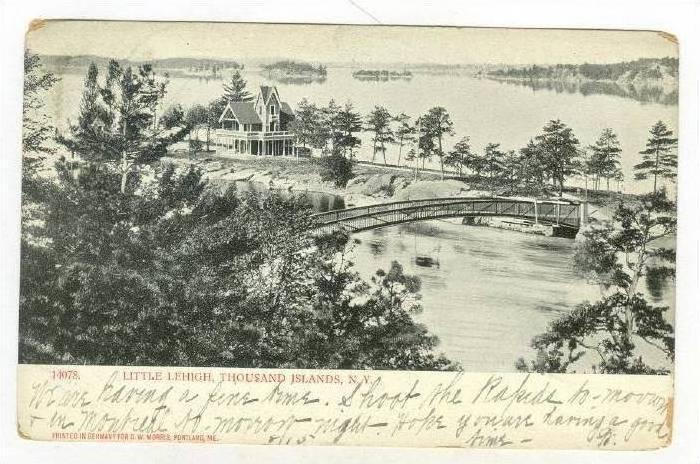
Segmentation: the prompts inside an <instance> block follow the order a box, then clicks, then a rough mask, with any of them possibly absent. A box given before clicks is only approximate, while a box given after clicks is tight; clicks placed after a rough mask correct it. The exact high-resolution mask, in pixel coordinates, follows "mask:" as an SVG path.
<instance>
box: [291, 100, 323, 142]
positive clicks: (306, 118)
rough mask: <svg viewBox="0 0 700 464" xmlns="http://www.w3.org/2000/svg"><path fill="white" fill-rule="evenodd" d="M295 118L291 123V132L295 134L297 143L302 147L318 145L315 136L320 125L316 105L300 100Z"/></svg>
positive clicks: (319, 115)
mask: <svg viewBox="0 0 700 464" xmlns="http://www.w3.org/2000/svg"><path fill="white" fill-rule="evenodd" d="M295 116H296V117H295V118H294V120H293V121H292V122H291V130H292V132H294V133H295V134H296V137H297V143H299V144H301V145H302V146H303V147H306V146H307V145H311V146H316V145H318V143H316V140H315V136H316V135H317V128H318V126H319V125H320V124H321V113H320V111H319V109H318V108H317V107H316V105H315V104H313V103H309V101H308V100H307V99H306V98H304V99H302V100H301V101H300V102H299V105H298V106H297V109H296V111H295Z"/></svg>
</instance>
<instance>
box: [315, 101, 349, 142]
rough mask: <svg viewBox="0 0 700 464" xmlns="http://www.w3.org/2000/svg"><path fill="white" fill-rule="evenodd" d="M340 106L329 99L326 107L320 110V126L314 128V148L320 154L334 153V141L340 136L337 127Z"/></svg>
mask: <svg viewBox="0 0 700 464" xmlns="http://www.w3.org/2000/svg"><path fill="white" fill-rule="evenodd" d="M340 110H341V108H340V106H339V105H338V104H337V103H336V102H335V100H333V99H331V100H330V101H329V102H328V105H327V106H325V107H323V108H321V117H320V124H318V125H317V126H316V130H315V134H314V139H315V143H316V147H317V148H320V149H321V152H322V153H324V154H327V153H329V152H334V151H335V141H336V140H338V139H340V138H341V136H342V134H341V130H340V127H339V122H340V118H339V116H338V115H339V114H340Z"/></svg>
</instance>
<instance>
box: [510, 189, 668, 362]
mask: <svg viewBox="0 0 700 464" xmlns="http://www.w3.org/2000/svg"><path fill="white" fill-rule="evenodd" d="M675 208H676V205H675V204H674V203H673V202H672V201H670V200H669V199H668V198H667V197H666V192H665V190H660V191H658V192H654V193H649V194H645V195H643V196H641V197H640V199H639V201H638V202H637V203H635V204H631V205H630V204H622V203H621V204H620V205H619V206H618V208H617V211H616V213H615V216H614V221H615V222H614V224H603V225H601V226H596V227H591V228H589V229H588V230H586V231H585V232H584V234H583V235H584V238H583V240H582V241H581V242H580V243H579V245H578V247H577V250H576V254H575V257H574V269H575V270H576V271H577V272H578V273H579V274H580V275H582V276H584V277H586V278H587V279H589V280H590V281H592V282H595V283H597V284H599V285H600V288H601V293H602V298H601V299H600V300H599V301H596V302H593V303H590V302H585V303H582V304H580V305H578V306H577V307H576V308H575V309H574V310H573V311H572V312H571V313H569V314H567V315H565V316H563V317H561V318H559V319H558V320H555V321H554V322H553V323H552V324H551V325H550V327H549V329H548V330H547V332H545V333H544V334H542V335H539V336H537V337H535V338H534V339H533V340H532V346H533V348H535V349H536V350H537V352H538V357H537V360H535V361H532V362H531V363H530V365H528V364H527V363H526V362H525V361H523V360H520V361H519V362H518V364H517V367H518V368H519V369H521V370H534V371H539V372H565V371H570V370H572V369H576V366H575V364H576V362H577V361H579V360H580V359H581V358H582V357H583V356H584V354H585V353H586V352H591V353H594V354H595V356H596V357H597V359H598V361H597V363H594V364H593V369H594V370H595V371H596V372H600V373H612V374H617V373H626V374H650V373H665V372H667V370H666V369H664V368H653V367H650V366H648V365H647V364H645V363H644V360H643V359H642V356H641V354H640V353H639V351H638V350H637V345H638V344H640V343H643V344H647V345H648V346H651V347H653V348H656V349H658V350H660V351H662V352H663V353H664V354H665V355H666V356H667V357H668V358H670V359H673V355H674V336H673V327H672V326H671V324H670V323H669V322H667V321H666V319H665V317H664V313H665V312H666V311H667V310H668V308H667V307H661V306H655V305H653V304H650V303H649V302H647V300H646V298H645V296H644V295H643V294H642V293H641V292H640V290H639V283H640V282H641V279H642V278H644V277H645V276H649V275H653V276H654V277H656V278H666V277H672V276H674V275H675V269H674V267H673V264H674V262H675V252H674V250H671V249H667V248H663V247H661V246H659V245H657V243H658V241H659V239H661V238H664V237H667V236H669V235H672V234H674V233H675V231H676V216H675V211H676V209H675Z"/></svg>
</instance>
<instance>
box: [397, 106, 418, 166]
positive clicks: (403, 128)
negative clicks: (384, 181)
mask: <svg viewBox="0 0 700 464" xmlns="http://www.w3.org/2000/svg"><path fill="white" fill-rule="evenodd" d="M394 121H395V122H396V124H397V127H396V129H395V130H394V134H395V135H396V140H395V142H396V143H397V144H398V146H399V157H398V159H397V160H396V165H397V166H401V151H402V150H403V147H404V145H406V144H407V143H411V142H413V141H414V140H415V133H416V126H415V125H414V124H411V117H410V116H409V115H407V114H406V113H401V114H397V115H396V116H394Z"/></svg>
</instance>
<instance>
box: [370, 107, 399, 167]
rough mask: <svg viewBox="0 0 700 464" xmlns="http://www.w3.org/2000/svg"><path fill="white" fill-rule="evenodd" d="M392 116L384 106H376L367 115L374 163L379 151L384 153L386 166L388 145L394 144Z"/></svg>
mask: <svg viewBox="0 0 700 464" xmlns="http://www.w3.org/2000/svg"><path fill="white" fill-rule="evenodd" d="M392 119H393V118H392V116H391V114H390V113H389V111H388V110H387V109H386V108H385V107H383V106H375V107H374V110H372V112H370V113H369V114H368V115H367V118H366V122H365V124H366V125H365V130H366V131H367V132H371V133H372V134H373V135H372V162H373V163H374V158H375V156H376V154H377V151H381V152H382V156H383V157H384V165H386V144H387V143H392V142H394V133H393V131H392V130H391V121H392Z"/></svg>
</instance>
